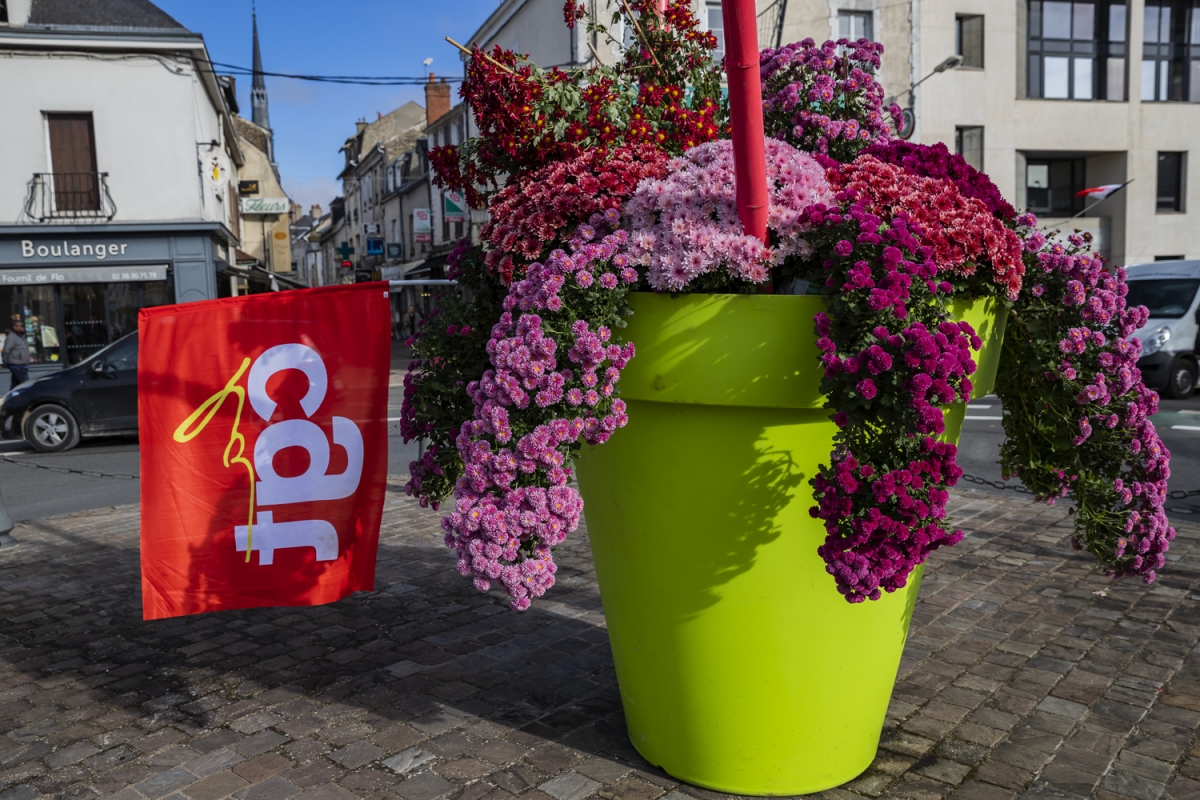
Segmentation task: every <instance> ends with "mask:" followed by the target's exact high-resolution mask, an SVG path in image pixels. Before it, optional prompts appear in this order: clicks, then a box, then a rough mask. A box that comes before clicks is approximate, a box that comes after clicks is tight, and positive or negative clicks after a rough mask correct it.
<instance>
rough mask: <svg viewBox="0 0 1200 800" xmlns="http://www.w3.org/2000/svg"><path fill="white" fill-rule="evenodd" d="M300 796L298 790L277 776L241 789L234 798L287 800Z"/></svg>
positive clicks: (245, 799)
mask: <svg viewBox="0 0 1200 800" xmlns="http://www.w3.org/2000/svg"><path fill="white" fill-rule="evenodd" d="M298 794H300V790H299V789H297V788H296V787H295V786H293V785H292V784H290V783H288V782H287V781H285V780H284V779H283V778H280V777H278V776H276V777H274V778H268V779H267V780H265V781H263V782H262V783H259V784H255V785H254V786H250V787H249V788H246V789H243V790H241V791H240V792H238V793H237V794H235V795H234V797H236V798H238V800H288V798H289V797H295V796H296V795H298Z"/></svg>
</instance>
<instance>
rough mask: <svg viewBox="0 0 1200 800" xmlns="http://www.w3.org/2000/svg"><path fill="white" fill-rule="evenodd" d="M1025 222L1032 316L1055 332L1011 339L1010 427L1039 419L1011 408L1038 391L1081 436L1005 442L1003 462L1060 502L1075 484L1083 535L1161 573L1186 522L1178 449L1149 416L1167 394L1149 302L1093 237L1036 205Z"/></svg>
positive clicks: (1079, 536)
mask: <svg viewBox="0 0 1200 800" xmlns="http://www.w3.org/2000/svg"><path fill="white" fill-rule="evenodd" d="M1017 224H1018V226H1020V229H1021V230H1022V232H1023V234H1024V239H1025V250H1026V253H1027V255H1026V261H1027V262H1028V264H1029V267H1028V271H1029V273H1030V274H1031V275H1037V276H1038V280H1037V281H1036V282H1035V285H1033V286H1032V288H1030V289H1027V290H1025V292H1023V296H1022V298H1021V303H1022V317H1023V318H1024V319H1025V320H1026V324H1029V323H1033V324H1035V325H1038V326H1040V327H1041V328H1043V329H1044V330H1046V331H1049V332H1050V334H1051V335H1049V336H1046V335H1043V336H1042V337H1040V338H1038V337H1008V338H1006V344H1005V346H1006V351H1007V352H1006V361H1005V363H1006V364H1011V365H1018V366H1015V367H1014V368H1010V369H1006V370H1002V372H1001V375H1000V379H999V381H998V385H997V390H998V391H997V393H998V394H999V395H1000V397H1001V399H1002V400H1004V401H1005V408H1006V420H1005V426H1006V428H1009V429H1010V434H1011V433H1012V432H1013V430H1012V428H1011V427H1010V426H1015V427H1017V428H1027V427H1028V426H1030V425H1031V423H1032V420H1027V419H1024V418H1022V417H1020V416H1019V414H1020V412H1014V411H1011V410H1007V409H1019V408H1021V406H1020V405H1019V403H1018V402H1016V400H1017V397H1019V396H1021V395H1023V394H1028V393H1029V392H1032V391H1037V392H1038V393H1039V396H1046V397H1047V399H1046V401H1045V402H1044V408H1042V409H1041V413H1040V419H1039V423H1040V424H1041V425H1042V426H1043V427H1044V426H1046V425H1047V424H1055V425H1056V426H1058V427H1060V428H1061V429H1062V430H1064V431H1070V434H1069V435H1070V442H1071V446H1070V447H1069V448H1066V447H1061V446H1055V445H1054V444H1053V442H1042V441H1038V440H1036V439H1035V438H1033V437H1029V436H1013V435H1010V436H1009V438H1008V440H1007V441H1006V442H1005V444H1004V446H1003V448H1002V451H1001V456H1002V464H1003V468H1004V470H1005V472H1006V473H1010V474H1014V475H1019V476H1020V478H1021V480H1022V481H1023V482H1024V483H1025V485H1026V486H1028V487H1029V488H1030V489H1031V490H1033V492H1034V494H1035V495H1036V496H1038V497H1039V498H1041V499H1044V500H1047V501H1048V502H1053V501H1054V500H1055V499H1056V498H1058V497H1064V496H1066V495H1067V494H1068V493H1069V494H1071V496H1072V497H1073V499H1074V500H1075V503H1076V514H1075V535H1074V539H1073V543H1074V544H1075V545H1076V546H1077V547H1079V548H1086V549H1087V550H1088V551H1089V552H1091V553H1092V554H1093V555H1095V556H1096V557H1097V559H1098V560H1099V562H1100V564H1101V565H1102V567H1103V568H1104V569H1105V570H1106V571H1107V572H1108V573H1109V574H1110V575H1113V576H1123V575H1138V576H1141V577H1142V578H1143V580H1145V581H1146V582H1147V583H1149V582H1151V581H1153V580H1154V579H1155V576H1156V572H1155V571H1156V570H1158V569H1160V568H1161V567H1162V566H1163V564H1164V563H1165V562H1166V559H1165V555H1164V554H1165V553H1166V550H1167V548H1168V547H1169V544H1170V541H1171V540H1172V539H1173V538H1174V536H1175V531H1174V529H1173V528H1171V527H1170V526H1169V524H1168V523H1167V517H1166V514H1165V512H1164V511H1163V502H1164V501H1165V500H1166V494H1167V479H1168V478H1169V477H1170V474H1171V470H1170V453H1169V452H1168V451H1167V449H1166V447H1164V446H1163V443H1162V440H1161V439H1159V437H1158V433H1157V431H1156V430H1155V428H1154V424H1153V423H1152V422H1151V421H1150V419H1149V417H1150V416H1152V415H1153V414H1154V413H1155V412H1156V411H1157V410H1158V396H1157V395H1156V394H1154V392H1152V391H1150V390H1149V389H1147V388H1146V387H1145V385H1144V384H1143V383H1142V380H1141V374H1140V372H1139V371H1138V369H1137V361H1138V357H1139V355H1140V352H1141V344H1140V342H1138V340H1137V339H1136V338H1132V335H1133V333H1134V331H1136V330H1137V329H1138V328H1140V327H1141V326H1142V325H1144V324H1145V322H1146V318H1147V311H1146V309H1145V308H1144V307H1142V306H1138V307H1134V308H1128V307H1126V305H1125V295H1126V293H1127V292H1128V287H1127V286H1126V285H1125V271H1124V270H1123V269H1117V270H1112V271H1110V270H1109V269H1107V268H1106V267H1105V265H1104V262H1103V260H1102V259H1101V258H1100V257H1099V256H1097V255H1095V254H1092V253H1089V252H1087V245H1088V241H1087V239H1086V238H1085V237H1083V236H1080V235H1078V234H1074V235H1071V236H1069V237H1068V239H1067V242H1066V243H1062V242H1058V241H1048V240H1047V239H1046V237H1045V235H1044V234H1042V233H1040V232H1038V231H1036V230H1034V227H1035V226H1036V224H1037V221H1036V219H1035V218H1034V217H1033V215H1031V214H1027V215H1023V216H1021V217H1019V218H1018V219H1017ZM1039 273H1040V274H1039ZM1054 331H1059V333H1057V334H1054V333H1053V332H1054ZM1010 342H1011V343H1010ZM1010 354H1011V358H1007V356H1009V355H1010ZM1051 359H1053V361H1052V362H1051V363H1055V364H1056V367H1055V369H1053V370H1051V371H1049V372H1041V371H1034V370H1031V369H1022V368H1021V366H1020V365H1028V364H1037V363H1047V361H1049V360H1051ZM1047 387H1049V389H1047ZM1059 397H1061V401H1060V402H1057V403H1055V402H1053V400H1052V398H1054V399H1057V398H1059ZM1035 448H1036V449H1035ZM1114 455H1119V457H1117V458H1114Z"/></svg>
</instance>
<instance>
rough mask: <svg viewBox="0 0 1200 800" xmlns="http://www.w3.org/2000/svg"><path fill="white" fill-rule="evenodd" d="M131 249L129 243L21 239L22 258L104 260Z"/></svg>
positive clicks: (121, 254) (123, 253)
mask: <svg viewBox="0 0 1200 800" xmlns="http://www.w3.org/2000/svg"><path fill="white" fill-rule="evenodd" d="M128 249H129V243H128V242H123V243H121V244H104V243H103V242H99V243H96V244H72V243H71V242H66V241H64V242H62V243H61V244H60V243H55V244H34V243H33V242H32V241H30V240H29V239H22V240H21V258H64V257H65V258H81V257H90V258H94V259H96V260H97V261H103V260H104V259H106V258H108V257H109V256H123V255H125V251H126V250H128Z"/></svg>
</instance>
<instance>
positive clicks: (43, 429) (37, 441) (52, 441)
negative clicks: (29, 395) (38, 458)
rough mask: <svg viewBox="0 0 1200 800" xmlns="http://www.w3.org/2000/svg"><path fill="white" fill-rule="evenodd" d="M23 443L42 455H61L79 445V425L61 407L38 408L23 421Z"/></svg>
mask: <svg viewBox="0 0 1200 800" xmlns="http://www.w3.org/2000/svg"><path fill="white" fill-rule="evenodd" d="M25 441H27V442H29V443H30V444H31V445H33V446H34V448H35V449H37V450H40V451H42V452H43V453H61V452H62V451H63V450H70V449H71V448H72V447H74V446H75V445H77V444H79V425H78V423H76V422H75V416H74V415H73V414H72V413H71V412H70V411H68V410H67V409H65V408H63V407H62V406H56V405H45V406H38V407H37V408H35V409H34V410H33V411H32V412H31V413H30V414H29V416H28V418H26V420H25Z"/></svg>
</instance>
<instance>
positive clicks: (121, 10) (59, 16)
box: [29, 0, 187, 30]
mask: <svg viewBox="0 0 1200 800" xmlns="http://www.w3.org/2000/svg"><path fill="white" fill-rule="evenodd" d="M29 24H30V25H50V26H60V25H61V26H70V27H79V28H164V29H175V30H187V28H185V27H184V26H183V25H180V24H179V23H178V22H177V21H176V20H175V19H174V18H173V17H172V16H171V15H170V14H168V13H167V12H165V11H163V10H162V9H161V8H159V7H158V6H156V5H154V3H151V2H150V0H33V6H32V8H30V11H29Z"/></svg>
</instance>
